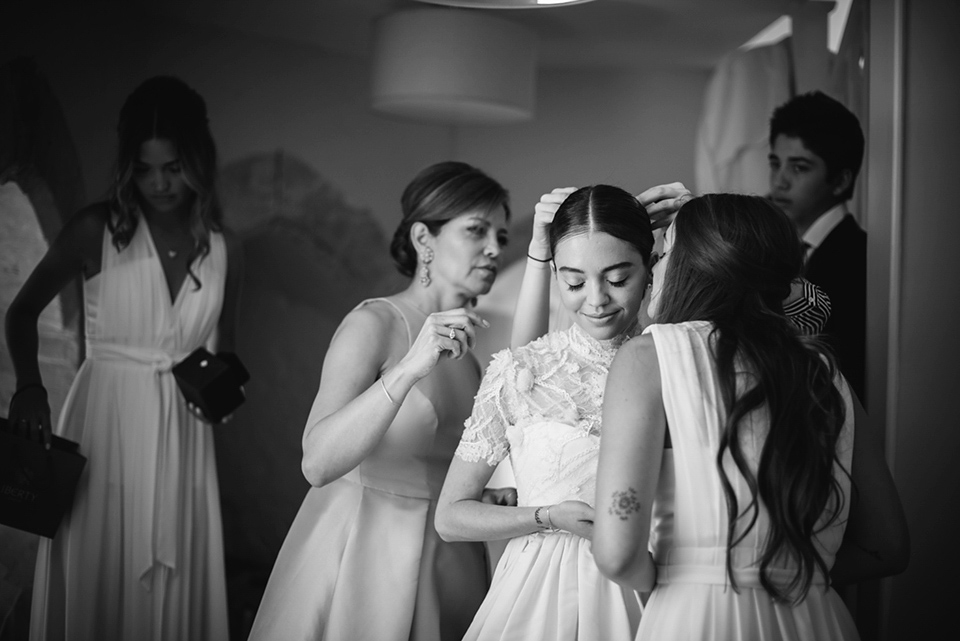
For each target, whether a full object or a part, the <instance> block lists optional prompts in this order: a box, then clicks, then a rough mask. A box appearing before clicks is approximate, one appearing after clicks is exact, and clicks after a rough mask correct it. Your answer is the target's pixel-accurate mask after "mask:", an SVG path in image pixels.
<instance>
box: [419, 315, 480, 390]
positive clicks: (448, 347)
mask: <svg viewBox="0 0 960 641" xmlns="http://www.w3.org/2000/svg"><path fill="white" fill-rule="evenodd" d="M478 327H482V328H484V329H486V328H488V327H490V323H488V322H487V321H486V320H484V319H483V318H481V317H480V315H479V314H477V313H476V312H474V311H471V310H469V309H464V308H463V307H459V308H457V309H450V310H446V311H442V312H436V313H434V314H430V315H429V316H427V320H425V321H424V322H423V327H421V328H420V334H419V335H418V336H417V340H415V341H414V342H413V345H412V346H411V347H410V351H408V352H407V354H406V355H405V356H404V357H403V359H402V360H401V363H404V364H405V365H406V366H407V367H409V368H410V370H411V373H413V374H414V376H415V378H417V379H421V378H423V377H424V376H426V375H427V374H429V373H430V372H431V370H433V368H434V367H436V365H437V362H438V361H439V360H440V358H442V357H449V358H462V357H463V355H464V354H466V353H467V351H469V350H471V349H473V347H474V345H476V343H477V333H476V329H477V328H478Z"/></svg>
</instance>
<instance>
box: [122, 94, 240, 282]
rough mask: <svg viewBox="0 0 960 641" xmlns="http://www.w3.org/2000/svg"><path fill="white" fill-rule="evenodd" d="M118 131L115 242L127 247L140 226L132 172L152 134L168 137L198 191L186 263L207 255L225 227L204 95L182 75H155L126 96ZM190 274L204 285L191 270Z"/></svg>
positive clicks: (190, 181) (189, 180)
mask: <svg viewBox="0 0 960 641" xmlns="http://www.w3.org/2000/svg"><path fill="white" fill-rule="evenodd" d="M117 135H118V139H119V140H118V142H119V148H118V153H117V163H116V168H115V170H114V177H113V184H112V187H111V189H110V195H109V201H110V209H111V214H112V215H111V220H110V226H109V229H110V232H111V234H112V239H113V244H114V245H115V246H116V247H117V249H118V250H122V249H123V248H124V247H126V246H127V244H128V243H129V242H130V239H131V238H132V237H133V232H134V231H135V230H136V227H137V223H138V218H137V216H138V213H137V212H138V207H139V204H140V194H139V191H138V190H137V187H136V183H135V182H134V180H133V177H134V166H135V164H136V162H137V161H138V160H139V159H140V148H141V145H143V143H144V142H146V141H148V140H154V139H157V140H166V141H168V142H170V143H171V144H172V145H173V147H174V149H175V150H176V153H177V157H178V158H179V160H180V166H181V168H182V169H181V170H182V172H183V177H184V181H185V182H186V183H187V185H188V186H189V187H190V189H191V190H192V191H193V192H194V198H193V204H192V208H193V212H192V216H191V232H192V235H193V238H194V247H193V250H192V251H191V253H190V254H189V256H188V263H187V264H188V265H192V264H193V261H194V260H195V259H196V258H198V257H203V256H206V254H207V253H208V252H209V251H210V231H212V230H213V231H218V230H220V228H221V225H222V213H221V209H220V203H219V200H218V198H217V191H216V179H217V150H216V145H215V144H214V141H213V136H212V135H211V133H210V126H209V121H208V120H207V105H206V103H205V102H204V100H203V98H202V97H201V96H200V94H198V93H197V92H196V91H194V90H193V89H192V88H191V87H190V86H189V85H187V84H186V83H185V82H184V81H182V80H180V79H179V78H174V77H172V76H155V77H153V78H150V79H148V80H146V81H144V82H143V83H142V84H140V86H138V87H137V88H136V89H135V90H134V91H133V93H131V94H130V95H129V96H128V97H127V100H126V102H124V104H123V107H122V108H121V109H120V119H119V122H118V123H117ZM190 277H191V278H192V279H193V281H194V282H195V283H196V284H197V285H198V286H199V284H200V283H199V281H198V280H197V278H196V276H195V275H194V273H193V272H192V271H190Z"/></svg>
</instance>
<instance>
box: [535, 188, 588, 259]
mask: <svg viewBox="0 0 960 641" xmlns="http://www.w3.org/2000/svg"><path fill="white" fill-rule="evenodd" d="M576 190H577V188H576V187H557V188H556V189H554V190H553V191H551V192H550V193H549V194H544V195H542V196H540V202H538V203H537V204H536V206H535V207H534V208H533V236H532V238H531V239H530V247H529V250H528V253H529V254H530V256H532V257H533V258H535V259H537V260H540V261H542V262H546V261H548V260H550V259H551V258H552V256H550V224H551V223H553V217H554V216H555V215H556V213H557V209H559V208H560V205H561V204H562V203H563V201H564V200H566V199H567V196H569V195H570V194H572V193H573V192H575V191H576Z"/></svg>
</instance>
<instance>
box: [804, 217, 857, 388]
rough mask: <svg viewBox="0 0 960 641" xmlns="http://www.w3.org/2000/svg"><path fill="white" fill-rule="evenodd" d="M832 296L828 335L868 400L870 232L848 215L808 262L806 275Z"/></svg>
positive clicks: (847, 373)
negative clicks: (867, 349) (868, 260)
mask: <svg viewBox="0 0 960 641" xmlns="http://www.w3.org/2000/svg"><path fill="white" fill-rule="evenodd" d="M804 275H805V276H806V278H807V280H809V281H810V282H812V283H814V284H815V285H817V286H818V287H820V288H821V289H822V290H823V291H825V292H826V293H827V295H828V296H829V297H830V305H831V310H830V319H829V320H828V321H827V324H826V326H825V327H824V330H823V331H824V334H826V335H827V340H828V341H829V342H830V345H831V346H832V347H833V349H834V351H835V352H836V354H837V359H838V361H839V364H840V371H841V372H843V375H844V376H845V377H846V379H847V381H848V382H849V383H850V385H851V386H852V387H853V390H854V391H855V392H856V393H857V396H858V397H859V398H860V400H861V401H863V402H865V401H866V396H865V393H866V389H865V388H866V337H867V331H866V329H867V233H866V232H865V231H863V230H862V229H860V226H859V225H857V221H856V220H854V218H853V216H851V215H849V214H848V215H846V216H844V218H843V220H842V221H840V224H839V225H837V226H836V227H834V228H833V231H831V232H830V234H829V235H828V236H827V237H826V238H824V239H823V242H822V243H821V244H820V246H819V247H817V248H816V249H815V250H814V251H813V253H812V254H811V255H810V258H809V259H808V260H807V264H806V268H805V274H804Z"/></svg>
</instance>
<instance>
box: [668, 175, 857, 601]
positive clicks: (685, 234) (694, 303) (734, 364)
mask: <svg viewBox="0 0 960 641" xmlns="http://www.w3.org/2000/svg"><path fill="white" fill-rule="evenodd" d="M674 224H675V225H676V230H675V231H676V239H675V243H674V245H673V247H672V249H671V250H670V261H669V263H668V264H667V270H666V273H665V275H664V288H663V292H662V293H661V297H660V299H661V306H660V310H659V313H658V314H657V317H656V322H658V323H679V322H685V321H693V320H705V321H710V322H711V323H712V324H713V327H714V329H713V333H712V335H711V344H712V346H713V350H714V357H715V363H716V372H717V376H718V379H719V384H720V389H721V393H722V398H723V402H724V407H725V409H726V416H725V420H724V422H723V428H722V429H723V432H722V434H721V439H720V449H719V451H718V452H717V455H716V465H717V469H718V470H719V473H720V477H721V481H722V484H723V490H724V494H725V496H726V503H727V516H728V519H727V528H728V529H727V574H728V576H729V577H730V581H731V584H732V585H733V586H734V588H735V589H736V581H735V579H734V577H733V570H732V564H731V551H732V550H733V548H734V546H736V545H737V544H738V543H739V542H740V541H741V540H743V538H744V537H746V535H747V533H749V532H750V530H751V529H752V528H753V527H754V526H755V525H756V521H757V518H758V516H759V513H760V509H761V504H762V506H763V508H764V509H765V510H766V511H767V512H768V513H769V519H770V529H769V533H768V536H767V539H766V541H765V543H764V548H763V554H762V557H761V560H760V580H761V583H762V585H763V587H764V588H765V589H766V590H767V591H768V592H769V593H770V594H771V595H772V596H773V597H774V598H775V599H777V600H779V601H790V602H794V603H797V602H799V601H802V600H803V599H804V598H805V597H806V594H807V592H808V591H809V589H810V585H811V584H812V581H813V578H814V575H815V573H816V572H817V571H819V572H820V573H822V574H823V576H824V577H825V578H828V577H829V568H828V567H827V565H826V563H825V562H824V560H823V557H822V556H821V555H820V552H819V551H818V549H817V547H816V543H815V541H814V535H815V534H816V533H817V532H819V531H822V530H823V529H825V528H826V527H828V526H829V525H831V524H833V523H834V522H835V521H836V520H837V519H838V518H839V515H840V513H841V510H842V508H843V505H844V501H845V500H846V497H844V495H843V492H842V489H841V487H840V484H839V482H838V481H837V479H836V478H835V477H834V473H833V472H834V465H835V464H836V465H839V461H838V459H837V453H836V447H837V440H838V438H839V436H840V431H841V429H842V428H843V425H844V420H845V408H846V406H845V403H844V399H843V396H842V395H841V393H840V391H839V390H838V389H837V387H836V385H835V383H834V381H835V376H836V374H837V370H836V365H835V363H834V359H833V357H832V356H831V354H830V353H829V351H828V349H827V348H826V347H825V345H824V344H823V343H821V342H820V341H818V340H816V339H811V338H808V337H803V336H801V335H800V334H799V333H798V332H797V330H796V329H795V328H794V327H793V325H791V323H790V322H789V321H788V320H787V319H786V318H785V317H784V316H783V309H782V302H781V301H783V300H784V299H785V298H786V297H787V294H788V293H789V291H790V282H791V281H792V280H793V279H794V278H795V277H796V276H797V275H798V274H799V273H800V269H801V266H802V249H801V245H800V240H799V238H798V236H797V233H796V231H795V229H794V227H793V225H792V224H791V223H790V221H789V220H788V219H787V217H786V216H785V215H784V214H783V213H782V212H781V211H780V210H779V209H777V208H776V207H774V206H772V205H771V204H769V203H768V202H767V201H765V200H764V199H762V198H759V197H755V196H742V195H735V194H710V195H706V196H701V197H699V198H695V199H693V200H691V201H689V202H688V203H686V204H685V205H684V206H683V207H682V208H681V210H680V211H679V212H678V214H677V217H676V221H675V222H674ZM738 380H739V381H740V382H741V391H740V393H738V392H737V382H738ZM744 380H746V384H745V386H744V384H743V382H744ZM758 409H765V410H766V411H767V412H768V415H769V421H770V425H769V431H768V433H767V436H766V440H765V442H764V445H763V450H762V452H761V455H760V461H759V466H758V468H757V471H756V474H754V473H753V472H752V471H751V470H750V468H749V466H748V464H747V461H746V459H745V457H744V454H743V450H742V448H741V445H740V443H741V429H742V423H743V419H744V418H745V417H746V416H747V415H748V414H749V413H750V412H752V411H754V410H758ZM728 453H729V455H730V457H731V458H732V460H733V462H734V463H735V464H736V467H737V469H738V470H739V472H740V474H741V475H742V476H743V478H744V479H745V480H746V483H747V486H748V487H749V488H750V493H751V495H752V496H751V500H750V502H749V504H748V505H746V506H745V507H744V508H743V509H742V510H741V506H740V505H738V501H737V497H736V495H735V494H734V490H733V487H732V485H731V483H730V479H729V478H728V476H727V473H726V471H725V470H724V467H723V461H724V458H725V456H726V455H727V454H728ZM844 472H845V473H847V471H846V470H844ZM848 475H849V474H848ZM738 524H744V527H743V528H742V529H741V530H740V534H739V535H738V534H737V526H738ZM784 558H788V559H792V560H793V561H795V562H796V564H797V566H798V567H799V572H798V573H797V574H796V575H795V576H794V577H793V578H792V580H791V581H790V582H789V583H788V584H787V585H785V586H784V585H782V584H780V585H778V584H776V583H775V582H774V581H772V580H771V579H770V568H771V564H772V563H773V562H774V561H776V560H778V559H779V560H782V559H784Z"/></svg>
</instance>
